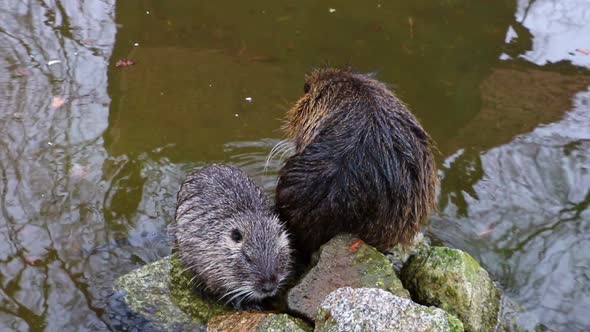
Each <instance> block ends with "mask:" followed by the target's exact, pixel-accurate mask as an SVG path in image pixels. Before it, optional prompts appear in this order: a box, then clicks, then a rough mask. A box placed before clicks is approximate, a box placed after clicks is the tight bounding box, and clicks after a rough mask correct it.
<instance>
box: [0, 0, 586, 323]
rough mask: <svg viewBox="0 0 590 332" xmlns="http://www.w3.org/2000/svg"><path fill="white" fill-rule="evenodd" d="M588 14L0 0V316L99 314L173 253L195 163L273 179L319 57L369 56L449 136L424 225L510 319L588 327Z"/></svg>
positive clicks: (535, 8)
mask: <svg viewBox="0 0 590 332" xmlns="http://www.w3.org/2000/svg"><path fill="white" fill-rule="evenodd" d="M228 8H229V9H228ZM148 12H149V14H148ZM589 12H590V3H588V2H585V1H581V0H568V1H552V0H538V1H534V2H532V1H531V2H530V3H529V2H528V1H524V0H519V1H517V2H514V3H513V2H511V1H506V2H494V3H493V4H490V3H485V4H476V3H469V4H467V3H465V4H461V3H457V4H453V5H451V4H449V3H447V2H441V3H440V4H439V3H438V2H434V1H430V2H422V1H417V2H416V3H413V4H404V3H401V2H400V3H396V2H394V3H391V4H385V3H383V4H381V3H378V2H371V1H369V2H363V3H357V2H353V1H344V2H341V3H338V8H337V11H336V12H334V13H330V12H329V11H328V8H327V7H326V8H324V7H322V4H321V3H311V2H310V3H291V2H286V3H279V2H274V1H260V3H256V4H252V3H240V4H236V3H231V4H230V3H201V4H198V3H186V2H180V1H169V2H166V3H151V2H144V1H139V0H134V1H132V0H129V1H124V2H123V1H121V2H118V3H117V4H116V5H115V2H114V1H110V0H85V1H65V0H64V1H44V2H43V1H33V0H29V1H23V2H17V1H5V2H0V97H1V99H0V179H1V180H2V181H0V330H19V331H25V330H34V331H40V330H47V331H61V330H104V329H107V328H108V327H107V324H109V323H111V321H110V320H108V319H107V318H106V315H105V310H106V299H107V298H108V296H109V295H110V292H111V286H112V282H113V280H114V279H115V278H116V277H117V276H119V275H121V274H123V273H126V272H127V271H130V270H132V269H134V268H137V267H139V266H141V265H144V264H145V263H147V262H151V261H154V260H157V259H158V258H160V257H163V256H165V255H166V254H168V253H169V250H170V248H169V245H168V243H167V239H166V234H165V229H166V225H167V223H168V222H169V221H170V220H171V218H172V216H173V214H174V204H175V195H176V190H177V188H178V187H179V184H180V182H181V181H182V179H183V177H184V175H185V174H186V172H187V171H189V170H191V169H192V168H195V167H202V166H204V165H206V164H208V163H211V162H228V163H234V164H237V165H240V166H241V167H243V168H244V169H245V170H246V171H247V172H248V173H249V174H250V175H251V176H252V177H254V179H255V180H256V181H257V182H258V183H259V184H261V185H262V186H263V187H264V188H265V190H267V191H268V192H269V193H271V194H272V192H273V189H274V186H275V184H276V174H277V170H278V168H279V167H280V162H279V160H278V158H277V159H272V160H270V162H269V164H268V165H266V163H267V157H268V153H269V152H270V151H271V149H272V147H273V146H275V145H276V144H277V143H278V142H279V141H280V139H281V138H282V133H281V132H280V131H278V130H277V129H278V128H279V127H280V125H281V118H282V116H283V114H284V111H285V110H286V109H287V108H288V107H289V105H290V104H291V102H292V101H294V100H295V98H296V97H297V96H298V94H299V93H300V92H301V89H302V77H303V72H304V71H305V70H307V69H309V68H311V67H313V66H316V65H318V64H322V63H323V62H324V61H328V62H331V63H336V64H341V63H352V64H354V65H356V66H358V67H359V69H361V70H365V71H375V70H376V71H378V76H379V78H381V79H383V80H385V81H387V82H390V83H393V84H394V87H395V89H396V90H397V91H398V93H399V94H400V95H401V96H402V97H403V98H404V100H405V101H406V102H408V104H410V105H411V106H412V109H413V110H414V111H415V113H416V114H418V115H419V116H420V118H421V120H422V122H423V123H424V124H425V126H426V128H427V130H428V131H429V132H431V133H432V135H433V137H434V139H435V140H436V141H437V144H438V146H439V148H440V150H441V151H442V155H441V156H440V158H439V167H440V168H441V170H442V172H441V173H442V176H443V181H442V188H441V196H440V213H439V214H438V215H437V216H435V217H434V218H433V223H432V224H433V236H434V237H436V238H437V239H438V240H440V241H442V242H443V243H445V244H447V245H450V246H453V247H458V248H461V249H464V250H466V251H468V252H469V253H471V254H473V255H474V256H475V257H476V258H477V259H478V260H479V261H480V262H482V264H483V265H484V266H485V267H486V268H487V269H488V270H489V271H490V272H491V274H492V275H493V277H494V278H495V279H496V280H497V281H498V282H499V284H500V286H501V287H502V288H503V289H504V290H505V291H506V293H507V295H508V296H509V297H510V299H511V300H512V301H513V302H515V303H516V304H517V306H518V309H517V310H516V312H514V313H513V315H514V316H515V317H516V319H517V321H518V323H519V324H520V325H521V326H523V327H526V328H527V329H529V330H530V329H534V328H535V326H537V325H539V324H543V326H545V327H546V328H548V329H549V330H556V331H557V330H564V329H565V330H571V331H583V330H588V329H589V328H590V319H589V317H587V314H586V312H588V311H589V310H590V302H589V301H588V299H589V298H590V289H589V287H588V285H589V284H590V275H588V270H589V268H590V248H589V246H590V243H589V239H588V234H589V232H588V230H589V227H590V208H589V206H588V205H589V203H590V175H589V168H590V161H589V160H588V158H589V156H590V143H589V142H590V129H588V128H590V116H589V114H590V91H589V90H588V86H590V74H589V72H588V69H589V68H590V55H588V56H585V55H584V54H583V53H580V52H577V51H576V49H578V48H579V49H590V41H589V40H588V39H587V37H586V36H587V35H588V33H587V32H588V31H589V30H588V29H589V25H588V23H586V22H587V20H585V18H586V17H587V16H588V13H589ZM115 17H116V19H115ZM409 18H411V20H410V19H409ZM444 18H446V19H444ZM409 22H412V24H411V26H410V23H409ZM269 26H272V27H274V28H273V29H269ZM507 31H509V32H508V33H507ZM135 43H138V44H139V46H138V47H136V46H133V45H134V44H135ZM502 55H503V56H502ZM122 57H131V58H134V59H136V60H137V64H136V65H135V66H133V67H129V68H123V69H122V68H115V67H114V63H115V62H116V61H117V60H118V59H119V58H122ZM500 59H501V60H500ZM559 61H562V62H560V63H558V64H552V63H555V62H559ZM56 97H57V98H58V99H57V103H56V99H55V98H56ZM247 97H252V98H253V99H252V101H247V100H246V99H245V98H247ZM60 101H63V105H59V104H60ZM265 166H268V167H267V168H266V169H265Z"/></svg>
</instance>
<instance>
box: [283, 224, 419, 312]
mask: <svg viewBox="0 0 590 332" xmlns="http://www.w3.org/2000/svg"><path fill="white" fill-rule="evenodd" d="M342 287H352V288H361V287H367V288H380V289H384V290H387V291H389V292H391V293H393V294H396V295H398V296H400V297H404V298H409V297H410V296H409V293H408V291H407V290H405V289H404V288H403V286H402V283H401V281H400V280H399V279H398V277H397V275H396V274H395V271H394V270H393V268H392V265H391V263H390V261H389V260H388V259H387V257H385V256H384V255H383V254H382V253H380V252H379V251H378V250H377V249H375V248H373V247H371V246H369V245H367V244H365V243H364V242H362V241H360V240H359V239H358V238H356V237H354V236H352V235H348V234H342V235H338V236H336V237H335V238H333V239H332V240H330V241H329V242H327V243H326V244H324V245H323V246H322V247H321V248H320V250H319V258H318V261H317V264H316V265H315V266H314V267H312V268H311V269H310V270H309V272H307V273H306V274H305V275H304V276H303V277H302V279H301V280H300V281H299V282H298V283H297V285H296V286H295V287H293V288H292V289H291V290H290V291H289V293H288V295H287V305H288V308H289V310H291V311H292V312H295V313H297V314H298V315H301V316H303V317H305V318H307V319H309V320H313V319H314V317H315V313H316V311H317V308H318V306H319V305H320V303H321V302H322V301H323V300H324V298H325V297H326V296H327V295H328V294H330V293H331V292H333V291H335V290H336V289H338V288H342Z"/></svg>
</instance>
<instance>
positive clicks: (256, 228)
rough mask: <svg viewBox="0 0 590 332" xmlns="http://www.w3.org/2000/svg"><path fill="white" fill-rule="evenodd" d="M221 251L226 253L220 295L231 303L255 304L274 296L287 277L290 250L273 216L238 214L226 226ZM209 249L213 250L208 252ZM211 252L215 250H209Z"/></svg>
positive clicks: (284, 234)
mask: <svg viewBox="0 0 590 332" xmlns="http://www.w3.org/2000/svg"><path fill="white" fill-rule="evenodd" d="M227 230H228V232H227V234H224V235H223V236H222V243H221V248H218V250H221V249H223V250H224V251H226V250H227V257H226V259H224V261H223V262H211V263H212V264H222V265H225V266H226V268H227V271H226V272H227V275H226V276H221V278H223V279H224V286H225V287H228V286H230V285H231V287H228V288H229V289H231V291H229V292H227V293H226V294H224V295H223V296H224V297H228V301H232V300H233V299H238V302H241V300H247V301H248V300H253V301H259V300H262V299H264V298H266V297H272V296H274V295H276V294H277V292H278V290H279V289H280V287H281V286H282V285H283V284H284V282H285V280H286V279H287V277H288V274H289V270H290V265H291V260H290V257H291V249H290V247H289V240H288V238H287V233H286V232H285V231H284V229H283V227H282V225H281V223H280V221H279V220H278V218H277V217H275V216H270V215H267V216H262V215H259V214H256V213H242V214H240V215H238V216H236V217H235V218H234V220H232V221H231V223H229V224H228V228H227ZM212 249H213V248H212ZM213 250H215V249H213Z"/></svg>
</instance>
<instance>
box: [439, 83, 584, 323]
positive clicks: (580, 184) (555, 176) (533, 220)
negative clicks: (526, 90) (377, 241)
mask: <svg viewBox="0 0 590 332" xmlns="http://www.w3.org/2000/svg"><path fill="white" fill-rule="evenodd" d="M588 128H590V90H588V91H584V92H580V93H578V94H577V95H576V96H575V98H574V108H573V110H572V111H571V112H570V113H568V114H566V116H565V117H564V119H562V120H561V121H558V122H555V123H552V124H549V125H546V126H540V127H539V128H537V129H535V130H534V131H532V132H531V133H528V134H525V135H522V136H519V137H517V138H515V139H514V140H513V141H512V142H510V143H508V144H505V145H501V146H499V147H496V148H493V149H490V150H489V151H487V152H485V153H484V154H482V155H478V154H473V153H471V154H468V153H464V154H462V155H460V156H458V157H456V158H454V159H453V160H452V161H450V162H449V164H448V167H447V168H448V170H447V171H448V172H457V171H461V172H465V171H467V172H470V173H472V172H475V173H479V174H480V178H479V179H478V180H476V181H474V183H469V184H466V185H464V186H461V188H460V190H454V191H451V192H447V193H446V194H445V195H444V196H443V197H441V199H442V200H443V204H442V205H443V206H444V208H443V210H442V212H441V216H440V217H441V218H442V220H437V221H438V222H434V223H433V225H434V226H435V229H436V231H435V234H437V236H439V238H440V239H442V240H443V241H444V242H447V243H450V244H453V245H455V246H458V247H461V248H464V249H466V250H469V251H470V252H471V253H473V254H474V255H475V256H476V258H477V259H478V260H479V261H481V262H482V263H483V265H484V266H486V267H487V269H488V270H489V271H490V273H492V275H495V276H496V277H497V278H498V280H499V282H500V284H501V285H502V286H503V287H504V289H505V290H506V292H507V294H508V295H509V296H511V297H512V298H513V299H514V300H516V301H517V302H518V303H520V304H521V305H522V306H523V310H522V311H523V312H522V313H521V314H522V315H523V317H527V318H528V319H531V318H530V317H542V320H543V321H546V322H551V325H550V326H554V327H557V326H558V327H560V329H562V328H563V330H568V331H578V330H579V331H582V330H585V329H586V328H587V327H588V324H589V323H590V319H588V318H587V317H585V314H584V313H587V312H589V311H590V296H589V295H590V288H589V287H588V284H589V281H590V280H588V277H589V276H588V273H587V271H588V269H589V268H590V236H589V235H588V234H590V233H589V232H590V208H589V206H590V130H588ZM455 167H457V168H458V169H459V170H455V169H454V168H455ZM475 169H477V171H474V170H475ZM458 196H459V197H460V199H457V198H458ZM467 224H468V225H469V227H466V225H467ZM576 317H577V319H576ZM520 323H521V324H522V326H525V327H527V328H529V329H533V328H534V324H535V321H532V322H531V321H526V320H523V321H520Z"/></svg>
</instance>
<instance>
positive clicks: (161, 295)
mask: <svg viewBox="0 0 590 332" xmlns="http://www.w3.org/2000/svg"><path fill="white" fill-rule="evenodd" d="M180 264H181V263H180V261H179V260H178V259H177V258H176V256H169V257H166V258H164V259H162V260H159V261H156V262H154V263H151V264H148V265H146V266H143V267H141V268H139V269H137V270H135V271H132V272H130V273H128V274H126V275H123V276H121V277H119V278H118V279H117V280H116V281H115V296H116V297H121V298H122V300H123V302H124V303H125V307H126V310H128V312H124V313H120V312H119V313H118V314H117V315H115V316H133V317H140V318H141V319H142V320H144V321H145V322H146V323H145V324H147V326H150V327H151V329H153V330H158V331H196V330H202V329H203V328H204V326H205V324H206V323H207V321H208V320H209V319H210V318H211V317H212V316H214V315H216V314H219V313H222V312H224V311H225V310H226V308H225V307H223V306H222V305H220V304H217V303H211V302H208V301H206V300H204V299H202V298H200V297H199V296H198V295H197V294H196V293H195V292H194V291H193V289H192V287H190V286H189V285H190V279H189V276H188V275H187V274H186V273H183V272H182V268H181V267H180V266H181V265H180ZM113 302H115V301H113ZM136 319H137V318H136Z"/></svg>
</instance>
